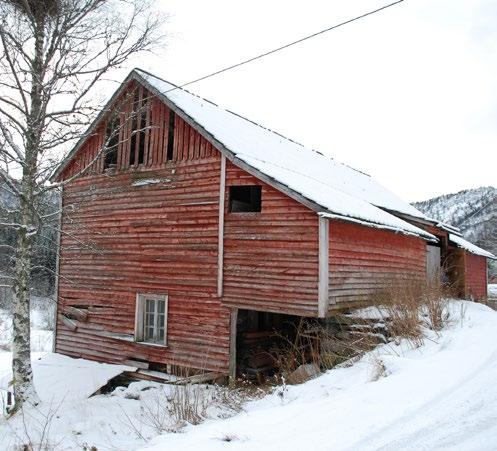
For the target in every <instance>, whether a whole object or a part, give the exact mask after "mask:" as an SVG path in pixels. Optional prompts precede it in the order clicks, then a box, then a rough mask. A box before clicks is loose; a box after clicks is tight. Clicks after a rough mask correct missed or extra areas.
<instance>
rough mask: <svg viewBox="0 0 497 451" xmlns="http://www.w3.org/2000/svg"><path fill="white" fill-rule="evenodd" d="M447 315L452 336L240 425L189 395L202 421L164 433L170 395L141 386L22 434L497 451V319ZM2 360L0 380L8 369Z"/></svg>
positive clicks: (66, 405)
mask: <svg viewBox="0 0 497 451" xmlns="http://www.w3.org/2000/svg"><path fill="white" fill-rule="evenodd" d="M450 308H451V324H450V325H449V326H448V327H447V328H446V329H445V330H444V331H442V332H441V333H440V334H435V333H433V332H427V336H426V338H425V340H424V345H423V346H421V347H419V348H416V349H413V348H411V347H409V346H408V344H407V343H405V342H402V343H400V344H399V345H396V344H393V343H391V344H389V345H383V346H381V347H380V348H377V349H376V350H374V351H372V352H370V353H368V354H366V355H365V356H364V357H363V358H362V359H361V360H359V361H358V362H356V363H354V364H352V365H350V366H347V367H343V368H338V369H333V370H331V371H328V372H327V373H326V374H324V375H322V376H321V377H318V378H316V379H314V380H311V381H309V382H307V383H305V384H302V385H298V386H285V387H277V388H276V389H274V390H273V391H272V392H271V393H270V394H267V395H266V396H264V397H262V398H260V399H256V400H253V401H250V402H248V403H246V404H245V405H244V406H243V409H242V410H241V411H240V412H239V413H236V408H237V403H238V402H239V400H238V399H236V397H234V398H232V399H231V400H229V401H228V402H227V401H226V396H228V395H227V393H228V392H227V391H226V390H225V389H216V388H213V387H210V388H207V387H205V386H197V387H198V388H195V390H200V392H199V393H201V395H200V394H199V393H197V396H198V399H199V403H200V404H201V406H200V409H199V410H201V411H202V410H204V407H205V412H204V415H205V417H206V418H207V419H206V420H205V421H204V422H203V423H202V424H199V425H195V426H193V425H188V426H186V427H185V428H183V429H182V430H181V432H180V433H177V432H176V433H175V432H167V431H168V430H169V429H175V428H171V425H172V424H173V419H174V412H173V411H172V409H171V406H172V405H173V403H172V402H171V398H174V397H175V396H178V392H175V389H174V388H173V387H171V386H162V385H160V384H152V383H148V382H139V383H134V384H131V385H130V386H129V387H128V388H123V387H118V388H116V389H115V390H114V391H113V392H112V393H111V394H108V395H98V396H94V397H92V398H89V399H84V400H80V401H78V402H75V401H72V402H62V403H58V404H57V405H53V406H44V407H43V409H45V410H43V411H42V412H40V411H37V412H34V413H30V414H29V415H28V414H26V415H25V418H24V422H25V423H26V424H27V425H28V430H29V434H30V436H31V437H32V438H33V440H35V439H36V437H38V435H37V434H39V431H40V430H41V429H42V425H43V424H45V423H46V422H45V421H42V420H40V418H42V417H41V413H45V415H47V413H48V414H49V416H50V415H51V417H52V418H51V420H50V426H51V427H50V431H49V433H48V434H47V436H49V439H50V441H51V443H58V444H59V448H56V449H62V450H76V449H79V450H81V449H82V448H83V445H86V446H87V448H86V449H90V447H91V446H95V447H96V448H97V449H98V450H99V451H101V450H117V449H119V450H147V451H152V450H153V451H159V450H161V451H162V450H170V449H174V450H198V449H201V450H208V451H210V450H218V449H219V450H225V449H236V450H243V449H247V450H253V449H258V450H266V449H271V450H331V449H333V450H378V449H384V450H390V449H391V450H398V449H412V450H414V449H416V450H418V449H458V450H493V449H497V390H496V389H495V381H497V312H495V311H493V310H491V309H489V308H488V307H486V306H483V305H480V304H476V303H471V302H459V301H454V302H452V303H451V304H450ZM4 354H7V352H6V351H4V352H3V354H2V351H0V372H1V371H3V370H5V365H6V364H10V361H9V362H6V361H4V359H3V356H4ZM55 411H56V414H51V413H53V412H55ZM31 416H34V417H35V418H36V419H34V418H33V417H31ZM226 417H229V418H226ZM36 420H38V421H36ZM175 430H177V429H175ZM159 431H163V433H162V434H161V435H160V434H159ZM164 431H165V432H164ZM23 438H25V428H24V425H23V421H22V418H21V417H19V418H14V419H11V420H9V421H8V422H6V421H3V422H2V420H0V449H2V450H3V449H11V448H9V446H14V445H15V444H19V443H21V439H23ZM2 446H4V448H2Z"/></svg>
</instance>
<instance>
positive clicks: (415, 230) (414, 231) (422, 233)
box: [318, 212, 438, 242]
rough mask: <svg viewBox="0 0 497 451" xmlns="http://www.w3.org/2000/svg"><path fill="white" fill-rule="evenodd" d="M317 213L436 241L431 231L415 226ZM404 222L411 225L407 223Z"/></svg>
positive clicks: (330, 217) (326, 216)
mask: <svg viewBox="0 0 497 451" xmlns="http://www.w3.org/2000/svg"><path fill="white" fill-rule="evenodd" d="M318 214H319V216H321V217H323V218H327V219H337V220H340V221H346V222H353V223H354V224H360V225H363V226H366V227H372V228H375V229H381V230H389V231H390V232H395V233H402V234H403V235H409V236H416V237H421V238H424V239H426V240H428V241H434V242H438V238H437V237H436V236H435V235H432V234H431V233H428V232H426V231H425V230H422V229H420V228H418V227H416V226H411V228H410V229H409V230H406V228H400V227H393V226H388V225H384V224H376V223H373V222H367V221H361V220H360V219H356V218H351V217H350V216H341V215H335V214H333V213H327V212H319V213H318ZM406 224H407V225H411V224H409V223H406Z"/></svg>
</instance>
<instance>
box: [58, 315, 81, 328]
mask: <svg viewBox="0 0 497 451" xmlns="http://www.w3.org/2000/svg"><path fill="white" fill-rule="evenodd" d="M61 316H62V322H63V323H64V325H65V326H66V327H68V328H69V329H71V330H76V329H77V328H78V326H77V324H76V322H75V321H73V320H72V319H71V318H68V317H67V316H65V315H61Z"/></svg>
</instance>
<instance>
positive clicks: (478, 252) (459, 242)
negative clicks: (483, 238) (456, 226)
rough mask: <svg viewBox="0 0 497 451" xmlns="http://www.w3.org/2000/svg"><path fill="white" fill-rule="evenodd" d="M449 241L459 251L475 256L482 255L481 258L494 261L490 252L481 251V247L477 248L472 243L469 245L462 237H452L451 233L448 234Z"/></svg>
mask: <svg viewBox="0 0 497 451" xmlns="http://www.w3.org/2000/svg"><path fill="white" fill-rule="evenodd" d="M449 240H450V241H451V242H452V243H454V244H455V245H456V246H457V247H460V248H461V249H464V250H466V251H468V252H470V253H471V254H476V255H482V256H483V257H488V258H492V259H495V258H496V257H495V255H494V254H491V253H490V252H488V251H486V250H485V249H482V248H481V247H478V246H476V245H474V244H473V243H470V242H469V241H467V240H465V239H464V238H463V237H460V236H457V235H454V234H452V233H450V234H449Z"/></svg>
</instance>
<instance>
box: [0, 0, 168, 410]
mask: <svg viewBox="0 0 497 451" xmlns="http://www.w3.org/2000/svg"><path fill="white" fill-rule="evenodd" d="M151 1H152V0H149V1H147V0H145V1H143V0H3V1H2V2H0V178H1V179H3V182H4V186H6V187H7V189H8V190H10V191H11V192H12V193H13V194H14V195H15V196H16V197H17V199H18V202H17V205H18V207H16V209H15V210H13V211H7V212H3V214H2V216H0V227H4V228H12V229H13V230H15V234H16V244H15V246H14V250H13V264H12V265H13V280H12V286H13V306H12V312H13V345H12V349H13V361H12V369H13V376H14V396H15V402H16V407H15V409H16V410H17V409H19V408H20V407H21V406H22V405H23V404H24V403H25V402H26V401H29V402H30V403H32V404H36V403H38V402H39V398H38V396H37V393H36V390H35V388H34V385H33V376H32V369H31V356H30V291H31V278H32V258H33V243H34V241H35V238H36V236H37V235H38V234H39V233H40V230H41V227H42V224H43V223H44V221H46V220H47V218H46V217H44V215H43V213H42V209H41V208H40V205H41V204H42V203H43V200H42V199H43V196H44V194H45V192H46V191H47V190H49V189H53V188H57V187H58V185H57V184H55V185H53V184H52V185H50V184H49V183H48V180H49V178H50V175H51V173H52V172H53V169H54V167H55V165H56V164H57V155H58V154H60V149H61V148H66V149H67V147H68V143H71V142H73V141H74V139H76V138H78V137H80V136H81V134H82V130H83V129H85V128H86V127H87V126H88V124H89V123H90V122H91V120H92V119H93V118H94V116H95V114H96V112H97V111H98V110H99V108H101V103H100V102H98V101H96V100H95V90H96V87H97V86H98V85H99V84H100V83H101V82H104V81H105V79H104V77H105V75H106V74H107V73H108V72H109V71H111V70H112V69H114V68H118V67H120V66H121V65H123V63H124V62H125V61H126V60H127V59H128V58H129V57H130V56H132V55H134V54H136V53H138V52H142V51H146V50H150V49H152V48H153V47H154V46H156V45H157V44H158V43H159V42H160V41H161V39H162V37H163V35H162V33H161V31H160V30H161V24H162V22H163V18H162V17H161V16H160V15H159V14H157V12H155V11H154V10H153V9H151V3H150V2H151ZM12 174H13V175H14V176H15V177H16V178H17V179H18V180H17V181H15V182H14V181H13V179H12ZM52 219H53V218H52Z"/></svg>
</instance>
